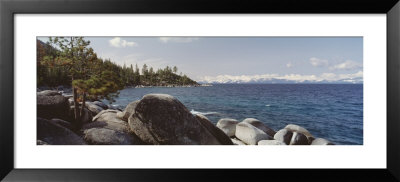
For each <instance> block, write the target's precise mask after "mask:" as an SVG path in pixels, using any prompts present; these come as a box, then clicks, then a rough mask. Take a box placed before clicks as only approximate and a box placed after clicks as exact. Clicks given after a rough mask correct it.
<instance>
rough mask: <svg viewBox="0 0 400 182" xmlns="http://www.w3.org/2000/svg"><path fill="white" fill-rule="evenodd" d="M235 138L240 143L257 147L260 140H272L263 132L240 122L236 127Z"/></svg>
mask: <svg viewBox="0 0 400 182" xmlns="http://www.w3.org/2000/svg"><path fill="white" fill-rule="evenodd" d="M235 136H236V137H237V138H238V139H240V140H241V141H242V142H244V143H246V144H249V145H257V143H258V141H260V140H270V139H272V138H271V137H270V136H269V135H268V134H266V133H265V132H264V131H262V130H260V129H258V128H256V127H255V126H253V125H251V124H250V123H246V122H241V123H239V124H237V125H236V133H235Z"/></svg>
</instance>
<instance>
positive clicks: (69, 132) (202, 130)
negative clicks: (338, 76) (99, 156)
mask: <svg viewBox="0 0 400 182" xmlns="http://www.w3.org/2000/svg"><path fill="white" fill-rule="evenodd" d="M37 98H38V101H37V106H38V107H37V108H38V110H37V113H38V115H37V116H38V118H37V122H38V127H37V139H38V140H37V144H38V145H43V144H44V145H46V144H47V145H79V144H89V145H90V144H94V145H141V144H147V145H149V144H150V145H333V143H332V142H330V141H328V140H326V139H323V138H316V137H314V136H313V135H311V133H310V132H309V131H308V130H307V129H305V128H303V127H301V126H298V125H294V124H288V125H287V126H286V127H285V128H282V129H280V130H277V131H275V130H273V129H271V128H269V127H268V126H267V125H266V124H265V123H264V122H262V121H260V120H258V119H255V118H246V119H244V120H243V121H241V122H240V121H238V120H236V119H232V118H221V119H219V121H218V122H217V123H216V124H213V123H212V122H211V121H210V120H209V119H208V118H207V117H206V116H204V115H201V114H195V113H192V112H190V111H189V110H188V109H187V108H186V107H185V106H184V105H183V104H182V103H181V102H180V101H179V100H178V99H176V98H175V97H173V96H171V95H167V94H147V95H145V96H143V98H142V99H140V100H137V101H133V102H131V103H130V104H128V105H127V106H126V107H125V108H122V109H121V110H118V109H116V108H113V107H110V106H108V105H106V104H104V103H103V102H101V101H93V102H87V103H86V104H85V108H84V112H83V113H84V114H83V115H82V123H83V124H82V127H80V128H75V129H74V120H73V119H72V115H73V112H71V111H72V109H73V108H74V104H73V103H71V101H70V98H68V97H67V96H64V95H62V94H61V93H59V92H58V91H52V90H46V91H41V92H37ZM139 116H140V117H139ZM165 122H169V123H168V124H167V125H166V124H165ZM184 126H185V127H184ZM53 130H54V131H53ZM55 131H57V132H55Z"/></svg>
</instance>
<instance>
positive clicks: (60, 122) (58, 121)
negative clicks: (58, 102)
mask: <svg viewBox="0 0 400 182" xmlns="http://www.w3.org/2000/svg"><path fill="white" fill-rule="evenodd" d="M50 122H52V123H54V124H58V125H60V126H62V127H65V128H68V129H70V130H72V124H71V123H70V122H68V121H64V120H62V119H58V118H53V119H51V120H50Z"/></svg>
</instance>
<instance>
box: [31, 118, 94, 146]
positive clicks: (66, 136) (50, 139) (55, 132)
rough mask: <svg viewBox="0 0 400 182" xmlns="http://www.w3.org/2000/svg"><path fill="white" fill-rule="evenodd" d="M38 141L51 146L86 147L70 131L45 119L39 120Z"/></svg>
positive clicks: (81, 140)
mask: <svg viewBox="0 0 400 182" xmlns="http://www.w3.org/2000/svg"><path fill="white" fill-rule="evenodd" d="M36 134H37V140H41V141H43V142H45V143H47V144H50V145H84V144H86V143H85V142H84V141H83V139H82V138H81V137H79V136H78V135H77V134H75V133H74V132H72V131H71V130H70V129H68V128H65V127H63V126H60V125H58V124H55V123H53V122H51V121H49V120H47V119H44V118H39V117H38V118H37V132H36Z"/></svg>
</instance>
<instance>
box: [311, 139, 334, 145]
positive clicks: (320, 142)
mask: <svg viewBox="0 0 400 182" xmlns="http://www.w3.org/2000/svg"><path fill="white" fill-rule="evenodd" d="M311 145H334V144H333V143H332V142H330V141H328V140H326V139H324V138H316V139H315V140H313V141H312V143H311Z"/></svg>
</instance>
